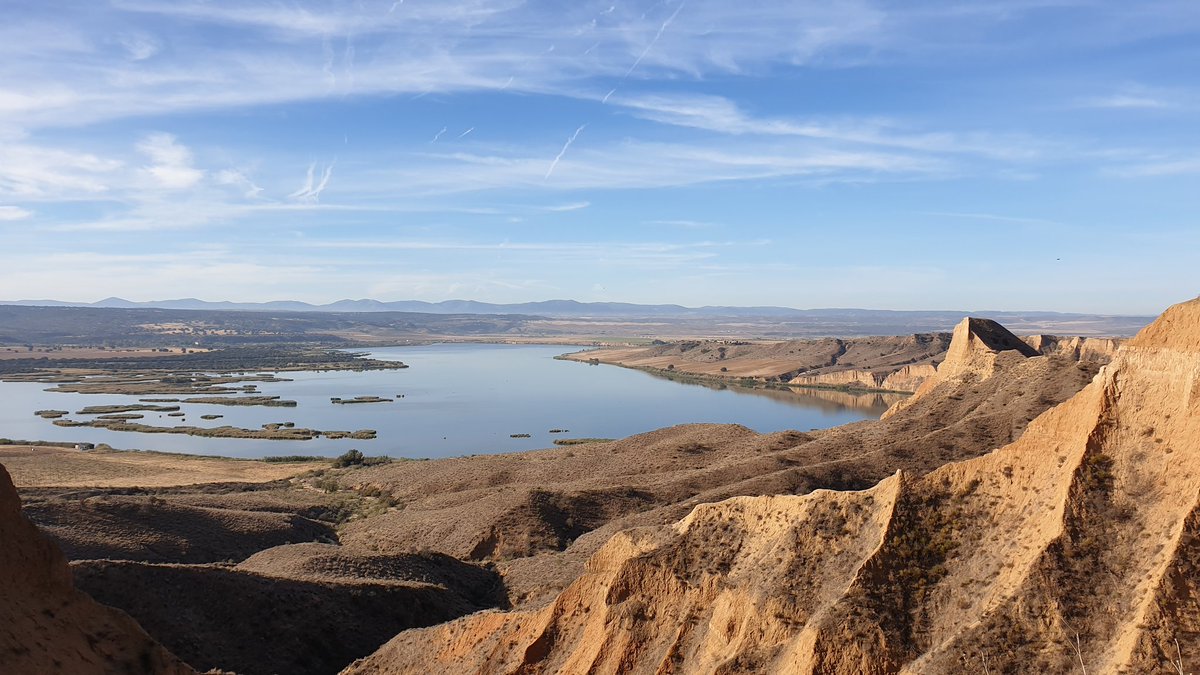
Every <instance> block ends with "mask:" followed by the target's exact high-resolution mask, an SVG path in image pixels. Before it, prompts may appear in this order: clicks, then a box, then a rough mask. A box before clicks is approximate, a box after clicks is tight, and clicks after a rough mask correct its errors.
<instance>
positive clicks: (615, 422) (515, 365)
mask: <svg viewBox="0 0 1200 675" xmlns="http://www.w3.org/2000/svg"><path fill="white" fill-rule="evenodd" d="M575 349H577V348H575V347H564V346H554V345H550V346H547V345H486V344H444V345H428V346H419V347H388V348H381V349H376V350H374V351H372V352H371V356H373V357H375V358H378V359H389V360H399V361H403V362H405V363H407V364H408V365H409V366H411V367H410V368H407V369H404V370H393V371H376V372H336V373H317V372H298V373H283V374H282V375H283V376H284V377H288V378H292V380H293V381H291V382H263V383H258V384H259V389H260V391H261V393H263V394H267V395H279V396H281V397H283V398H284V399H291V400H294V401H296V402H297V403H298V406H297V407H295V408H264V407H259V406H252V407H233V406H221V405H198V404H181V405H182V408H181V409H182V411H183V412H185V413H186V417H184V418H178V417H167V416H166V415H161V416H160V414H159V413H154V412H145V413H143V414H144V415H145V418H144V419H141V420H137V421H138V422H141V423H144V424H150V425H155V426H175V425H176V424H185V423H186V424H189V425H193V426H222V425H227V424H228V425H232V426H237V427H245V428H258V427H260V426H261V425H263V424H265V423H270V422H295V423H296V426H298V427H309V428H315V429H323V430H347V431H353V430H356V429H375V430H377V431H378V432H379V436H378V438H377V439H375V440H369V441H362V440H357V441H356V440H328V439H324V438H320V439H315V440H310V441H267V440H257V439H235V438H230V439H221V438H197V437H194V436H184V435H179V434H139V433H130V432H116V431H107V430H104V429H92V428H86V427H84V428H74V429H71V428H63V427H56V426H54V425H53V424H51V422H50V420H44V419H41V418H40V417H36V416H34V415H33V411H35V410H41V409H58V410H70V411H71V412H72V413H74V412H75V411H77V410H79V409H81V408H82V407H83V406H86V405H108V404H121V403H135V402H136V401H137V397H133V396H122V395H107V394H65V393H54V392H47V391H45V389H46V387H48V386H51V385H46V384H38V383H20V382H3V383H0V437H7V438H17V439H29V440H49V441H73V442H77V441H86V442H91V443H108V444H109V445H111V446H113V447H116V448H141V449H148V450H149V449H152V450H167V451H177V452H190V453H197V454H215V455H227V456H233V457H262V456H266V455H290V454H303V455H330V456H331V455H338V454H341V453H342V452H345V451H346V450H348V449H350V448H358V449H360V450H362V451H363V452H365V453H366V454H368V455H384V454H386V455H392V456H395V457H447V456H456V455H464V454H472V453H493V452H513V451H518V450H529V449H533V448H545V447H550V446H551V445H552V444H553V441H554V439H556V438H582V437H599V438H621V437H624V436H628V435H631V434H636V433H640V432H644V431H650V430H653V429H658V428H660V427H665V426H671V425H674V424H682V423H687V422H723V423H724V422H728V423H737V424H742V425H745V426H747V427H750V428H752V429H754V430H756V431H760V432H770V431H779V430H783V429H799V430H808V429H812V428H825V427H831V426H837V425H839V424H846V423H848V422H855V421H858V420H863V419H872V418H877V417H878V416H879V415H880V414H882V412H883V410H884V409H885V408H886V403H885V402H884V401H883V400H882V399H881V398H880V397H865V398H859V399H858V400H857V401H852V397H849V396H847V395H844V394H841V395H839V394H837V393H834V392H811V393H805V394H793V393H790V392H780V391H763V390H747V389H737V388H728V389H718V388H712V387H707V386H702V385H696V384H686V383H679V382H673V381H670V380H666V379H663V378H660V377H656V376H654V375H651V374H649V373H644V372H641V371H636V370H629V369H626V368H618V367H615V366H591V365H588V364H585V363H577V362H574V361H558V360H555V359H554V358H553V357H554V356H556V355H558V354H562V353H565V352H568V351H574V350H575ZM399 394H404V398H399V399H397V400H396V401H395V402H392V403H367V404H355V405H334V404H332V403H330V401H329V399H330V397H339V398H353V397H355V396H380V397H385V398H395V397H396V396H397V395H399ZM847 402H853V403H854V404H855V405H846V403H847ZM172 405H174V404H172ZM203 414H221V415H224V417H223V418H221V419H218V420H202V419H200V416H201V415H203ZM68 417H69V418H72V419H90V418H89V417H84V416H79V415H73V414H72V415H68ZM556 428H557V429H567V430H569V433H563V434H551V433H548V432H549V430H550V429H556ZM516 433H527V434H530V438H519V439H518V438H510V437H509V434H516Z"/></svg>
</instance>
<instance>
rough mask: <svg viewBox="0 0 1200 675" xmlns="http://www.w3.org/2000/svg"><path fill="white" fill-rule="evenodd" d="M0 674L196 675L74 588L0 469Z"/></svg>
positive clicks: (115, 612) (117, 613)
mask: <svg viewBox="0 0 1200 675" xmlns="http://www.w3.org/2000/svg"><path fill="white" fill-rule="evenodd" d="M0 672H3V673H72V674H75V673H80V674H84V673H97V674H99V673H119V672H127V673H166V674H179V675H183V674H184V673H194V672H195V671H193V670H192V669H191V668H189V667H188V666H186V665H185V664H184V663H182V662H181V661H180V660H179V659H177V658H175V656H173V655H172V654H171V653H170V652H168V651H167V650H166V649H164V648H163V647H162V646H161V645H160V644H158V643H157V642H155V641H154V640H152V639H151V638H150V636H148V635H146V633H145V631H143V630H142V629H141V627H140V626H138V624H137V622H135V621H134V620H133V619H131V618H130V617H129V616H128V615H126V614H125V613H124V612H121V611H120V610H116V609H112V608H110V607H105V606H104V605H101V604H99V603H97V602H96V601H94V600H92V599H91V598H90V597H88V596H87V595H85V594H84V593H81V592H80V591H78V590H76V589H75V588H74V586H73V585H72V581H71V572H70V570H69V569H68V567H67V562H66V560H65V559H64V558H63V555H62V553H61V552H60V551H59V550H58V548H57V547H56V546H55V545H54V544H53V543H51V542H50V541H49V540H48V539H47V538H46V537H44V536H43V535H42V534H41V533H40V532H38V529H37V527H36V526H34V524H33V523H31V522H29V520H28V519H26V518H25V516H23V515H22V514H21V500H20V498H19V497H18V496H17V491H16V489H15V488H14V487H13V484H12V480H11V479H10V478H9V475H8V472H7V471H6V470H5V469H4V467H3V466H0Z"/></svg>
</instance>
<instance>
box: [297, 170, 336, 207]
mask: <svg viewBox="0 0 1200 675" xmlns="http://www.w3.org/2000/svg"><path fill="white" fill-rule="evenodd" d="M316 169H317V163H316V162H312V163H310V164H309V165H308V171H307V173H306V174H305V178H304V185H303V186H301V187H300V189H299V190H296V191H295V192H293V193H291V194H289V195H288V197H290V198H292V199H296V200H299V201H301V202H307V203H315V202H317V201H319V200H320V198H321V193H322V192H324V191H325V188H326V187H328V185H329V179H330V178H332V177H333V164H332V163H331V164H327V165H326V166H325V168H324V169H323V170H322V172H321V178H320V180H319V181H316V178H315V175H316V174H315V172H316ZM314 181H315V183H316V184H315V185H314Z"/></svg>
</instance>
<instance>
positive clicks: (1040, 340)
mask: <svg viewBox="0 0 1200 675" xmlns="http://www.w3.org/2000/svg"><path fill="white" fill-rule="evenodd" d="M1022 339H1023V340H1025V342H1026V343H1027V344H1028V345H1029V346H1030V347H1033V348H1034V349H1036V350H1037V351H1038V352H1039V353H1041V354H1068V355H1070V356H1071V357H1072V358H1075V359H1078V360H1080V361H1099V362H1101V363H1108V362H1109V361H1111V360H1112V358H1113V357H1114V356H1116V353H1117V349H1118V348H1119V347H1120V346H1121V342H1122V341H1121V339H1119V338H1096V337H1070V338H1065V337H1059V336H1057V335H1028V336H1026V337H1024V338H1022Z"/></svg>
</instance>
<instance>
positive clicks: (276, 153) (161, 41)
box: [0, 0, 1200, 313]
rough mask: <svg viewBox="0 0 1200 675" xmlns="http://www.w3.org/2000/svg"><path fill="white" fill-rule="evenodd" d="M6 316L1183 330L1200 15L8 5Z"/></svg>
mask: <svg viewBox="0 0 1200 675" xmlns="http://www.w3.org/2000/svg"><path fill="white" fill-rule="evenodd" d="M3 16H4V22H3V25H2V26H0V233H2V237H3V241H4V242H5V244H4V246H3V247H0V266H2V267H3V269H4V273H3V274H0V299H19V298H57V299H67V300H81V301H90V300H97V299H100V298H103V297H107V296H110V295H119V296H121V297H125V298H129V299H133V300H150V299H164V298H174V297H199V298H203V299H208V300H237V301H262V300H272V299H285V298H286V299H299V300H307V301H310V302H326V301H332V300H336V299H340V298H361V297H371V298H376V299H380V300H399V299H421V300H432V301H436V300H445V299H450V298H467V299H476V300H484V301H492V302H520V301H527V300H543V299H550V298H574V299H578V300H585V301H596V300H612V301H628V302H675V303H681V304H686V305H704V304H734V305H760V304H771V305H786V306H792V307H830V306H842V307H845V306H854V307H871V308H887V309H1013V310H1016V309H1049V310H1062V311H1087V312H1112V313H1154V312H1158V311H1160V310H1161V309H1163V308H1164V307H1165V306H1166V305H1168V304H1170V303H1172V302H1176V301H1179V300H1182V299H1186V298H1189V297H1192V296H1194V295H1196V294H1197V292H1200V288H1198V286H1200V284H1198V283H1197V281H1198V280H1200V272H1198V268H1200V265H1198V263H1200V125H1198V124H1197V123H1196V120H1197V118H1198V113H1200V70H1198V69H1197V67H1196V64H1198V63H1200V3H1196V2H1194V1H1192V0H1181V1H1167V0H1146V1H1144V2H1102V1H1089V0H1059V1H1051V0H1013V1H992V0H980V1H978V2H936V1H935V2H923V1H895V2H872V1H868V0H856V1H847V2H838V1H829V2H756V3H736V2H727V1H719V0H718V1H707V2H705V1H698V0H690V1H686V2H680V1H678V0H668V1H661V2H621V1H618V0H604V1H603V2H586V1H585V2H575V3H557V2H542V1H528V2H521V1H518V0H463V1H456V0H437V1H434V0H405V1H403V2H393V1H392V0H387V1H383V2H369V1H367V0H361V1H357V2H341V1H329V2H286V1H272V2H255V1H253V0H246V1H233V0H229V1H225V0H207V1H203V0H177V1H161V2H159V1H153V0H117V1H109V2H103V1H100V2H76V3H71V2H56V1H50V2H46V1H40V0H39V1H29V2H25V1H22V0H5V2H4V3H3Z"/></svg>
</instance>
